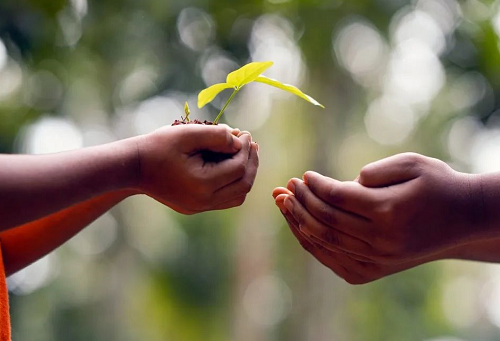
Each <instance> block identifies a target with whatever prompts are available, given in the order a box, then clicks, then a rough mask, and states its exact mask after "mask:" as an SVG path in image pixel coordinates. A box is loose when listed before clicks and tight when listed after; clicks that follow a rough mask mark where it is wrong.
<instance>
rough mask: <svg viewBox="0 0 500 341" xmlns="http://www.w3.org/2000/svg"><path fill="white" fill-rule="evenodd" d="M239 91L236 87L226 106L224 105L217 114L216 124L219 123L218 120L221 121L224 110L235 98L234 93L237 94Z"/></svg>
mask: <svg viewBox="0 0 500 341" xmlns="http://www.w3.org/2000/svg"><path fill="white" fill-rule="evenodd" d="M238 91H239V89H234V91H233V93H232V94H231V97H229V99H228V100H227V102H226V104H224V106H223V107H222V110H221V111H220V113H219V115H217V117H216V118H215V121H214V124H217V122H219V119H220V117H221V116H222V113H223V112H224V110H226V108H227V106H228V105H229V103H230V102H231V100H232V99H233V97H234V95H236V94H237V93H238Z"/></svg>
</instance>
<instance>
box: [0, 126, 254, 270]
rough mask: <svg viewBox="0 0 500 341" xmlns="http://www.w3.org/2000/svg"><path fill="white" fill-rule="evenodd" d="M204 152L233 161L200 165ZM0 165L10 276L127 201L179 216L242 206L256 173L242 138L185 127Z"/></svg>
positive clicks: (2, 236)
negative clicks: (142, 197)
mask: <svg viewBox="0 0 500 341" xmlns="http://www.w3.org/2000/svg"><path fill="white" fill-rule="evenodd" d="M204 150H210V151H213V152H220V153H225V154H229V155H232V156H231V157H230V158H228V159H227V160H224V161H221V162H217V163H211V162H205V161H204V160H203V158H202V156H201V154H200V151H204ZM0 161H3V162H2V165H6V166H5V167H2V169H1V170H0V192H1V193H2V196H1V197H0V216H2V221H1V222H0V231H1V232H0V242H1V244H2V252H3V257H4V263H5V264H4V265H5V269H6V274H7V275H10V274H12V273H14V272H16V271H18V270H20V269H22V268H24V267H25V266H27V265H29V264H31V263H32V262H34V261H36V260H37V259H39V258H41V257H43V256H44V255H46V254H47V253H49V252H50V251H52V250H53V249H55V248H57V247H58V246H60V245H61V244H63V243H64V242H65V241H66V240H68V239H69V238H71V237H72V236H74V235H75V234H76V233H78V232H79V231H80V230H81V229H83V228H84V227H85V226H87V225H88V224H90V223H91V222H92V221H93V220H95V219H97V218H98V217H99V216H100V215H102V214H103V213H104V212H106V211H107V210H109V209H110V208H111V207H113V206H114V205H116V204H117V203H119V202H120V201H122V200H123V199H125V198H127V197H129V196H131V195H137V194H146V195H149V196H151V197H153V198H155V199H156V200H158V201H159V202H161V203H163V204H165V205H167V206H169V207H170V208H172V209H174V210H176V211H178V212H181V213H184V214H195V213H198V212H203V211H208V210H220V209H226V208H230V207H235V206H239V205H241V204H242V203H243V202H244V200H245V197H246V195H247V193H248V192H249V191H250V189H251V187H252V185H253V181H254V179H255V176H256V173H257V168H258V146H257V144H256V143H254V142H252V141H251V136H250V134H249V133H248V132H240V131H239V130H237V129H232V128H229V127H227V126H225V125H219V126H217V127H214V126H201V125H186V126H176V127H164V128H161V129H159V130H157V131H155V132H153V133H151V134H148V135H143V136H138V137H135V138H131V139H127V140H122V141H118V142H114V143H111V144H108V145H102V146H99V147H94V148H85V149H82V150H77V151H72V152H66V153H59V154H52V155H39V156H31V155H0ZM4 193H5V195H4ZM19 212H23V214H19Z"/></svg>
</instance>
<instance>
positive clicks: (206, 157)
mask: <svg viewBox="0 0 500 341" xmlns="http://www.w3.org/2000/svg"><path fill="white" fill-rule="evenodd" d="M181 118H182V119H181V120H175V121H174V123H172V125H173V126H178V125H183V124H204V125H207V126H213V125H217V123H214V122H212V121H207V120H204V121H200V120H189V121H188V120H186V119H185V118H184V117H182V116H181ZM198 153H200V154H201V157H202V158H203V161H205V162H206V163H207V162H213V163H219V162H222V161H224V160H227V159H230V158H232V157H233V155H231V154H224V153H216V152H213V151H211V150H200V151H199V152H198Z"/></svg>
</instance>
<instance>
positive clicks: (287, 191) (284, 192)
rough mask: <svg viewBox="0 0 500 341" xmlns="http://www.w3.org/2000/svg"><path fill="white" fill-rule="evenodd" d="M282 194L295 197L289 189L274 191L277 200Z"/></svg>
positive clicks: (280, 188) (277, 188)
mask: <svg viewBox="0 0 500 341" xmlns="http://www.w3.org/2000/svg"><path fill="white" fill-rule="evenodd" d="M281 194H288V195H293V193H292V192H290V191H289V190H288V189H287V188H285V187H276V188H275V189H273V198H274V199H276V198H277V197H278V195H281Z"/></svg>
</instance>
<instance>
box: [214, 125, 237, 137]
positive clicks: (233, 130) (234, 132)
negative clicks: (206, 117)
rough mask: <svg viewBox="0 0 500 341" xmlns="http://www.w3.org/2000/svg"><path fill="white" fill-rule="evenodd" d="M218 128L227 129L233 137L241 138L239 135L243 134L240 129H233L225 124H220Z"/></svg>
mask: <svg viewBox="0 0 500 341" xmlns="http://www.w3.org/2000/svg"><path fill="white" fill-rule="evenodd" d="M218 126H222V127H225V128H226V129H227V131H229V132H230V133H231V134H232V135H234V136H236V137H239V135H240V133H241V130H240V129H238V128H232V127H230V126H228V125H227V124H225V123H219V124H218Z"/></svg>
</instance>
